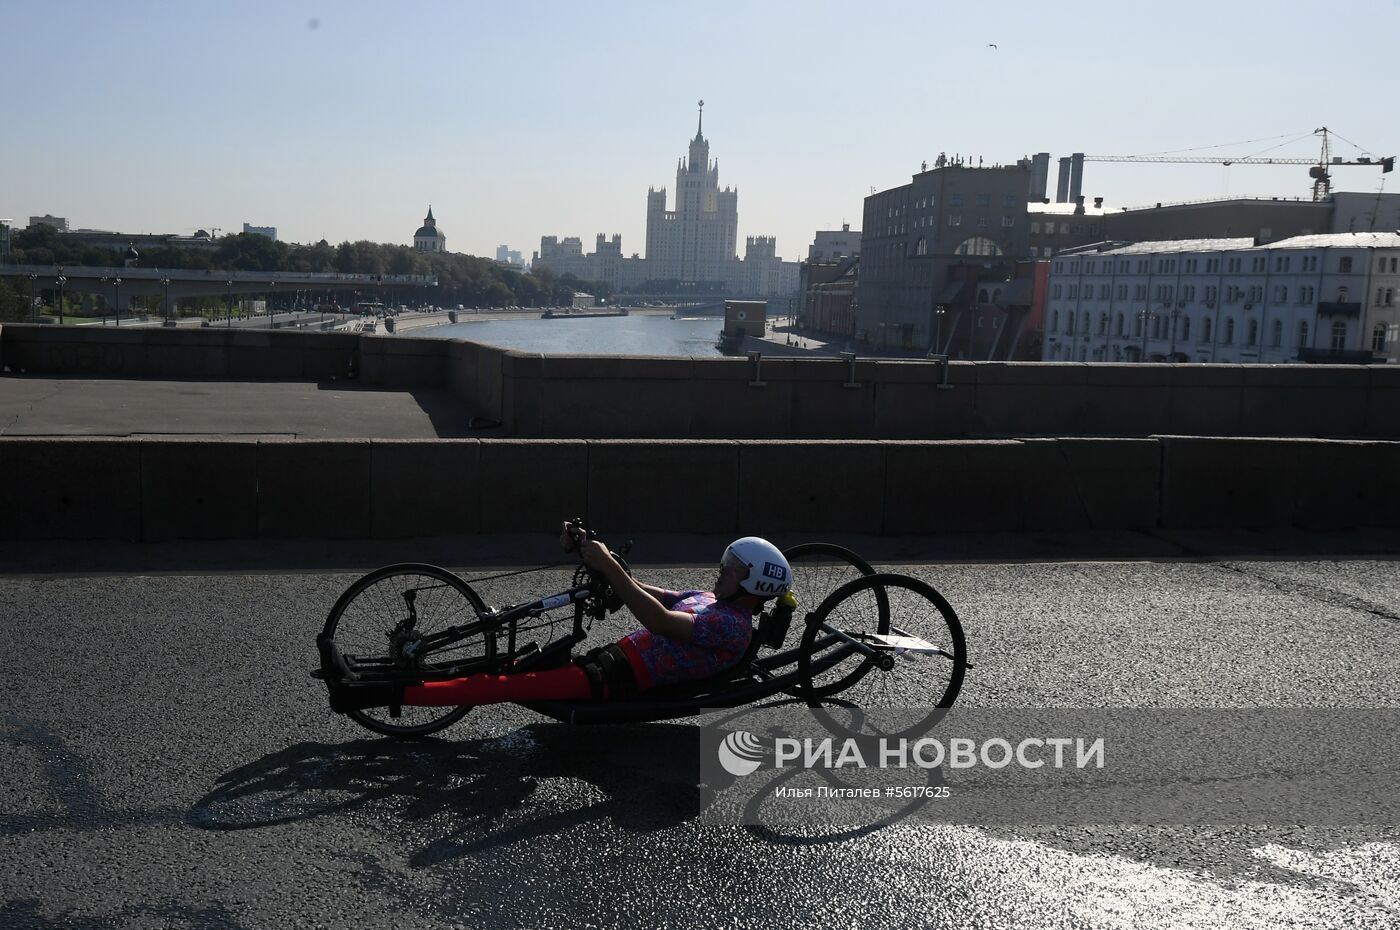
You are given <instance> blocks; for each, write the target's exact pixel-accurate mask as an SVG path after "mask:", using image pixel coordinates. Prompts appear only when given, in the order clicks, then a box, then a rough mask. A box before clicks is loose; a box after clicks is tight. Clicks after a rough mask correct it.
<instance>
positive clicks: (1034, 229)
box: [1031, 223, 1040, 236]
mask: <svg viewBox="0 0 1400 930" xmlns="http://www.w3.org/2000/svg"><path fill="white" fill-rule="evenodd" d="M1031 235H1032V236H1038V235H1040V224H1039V223H1031Z"/></svg>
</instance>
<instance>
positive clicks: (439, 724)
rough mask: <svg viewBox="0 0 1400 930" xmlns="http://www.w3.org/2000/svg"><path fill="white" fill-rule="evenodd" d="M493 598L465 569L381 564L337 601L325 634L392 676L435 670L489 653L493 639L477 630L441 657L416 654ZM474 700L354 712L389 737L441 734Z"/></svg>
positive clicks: (472, 617) (351, 656) (356, 658)
mask: <svg viewBox="0 0 1400 930" xmlns="http://www.w3.org/2000/svg"><path fill="white" fill-rule="evenodd" d="M485 611H486V604H485V602H483V601H482V599H481V597H480V596H479V595H478V594H477V593H476V592H475V591H473V590H472V588H471V586H470V585H468V584H467V583H466V582H465V581H463V580H462V579H461V578H459V577H458V576H457V575H455V574H453V573H452V572H450V571H448V570H447V569H445V568H439V567H438V566H436V565H427V564H423V563H419V562H402V563H399V564H396V565H386V566H384V567H383V568H379V569H376V570H374V571H372V572H370V573H369V574H368V575H365V576H364V577H362V578H360V579H359V580H357V581H356V582H355V583H354V584H352V585H350V587H349V588H347V589H346V590H345V593H344V594H342V595H341V596H340V598H339V599H338V600H337V601H336V602H335V606H333V607H332V608H331V612H330V615H329V616H328V617H327V618H326V625H325V628H324V629H323V631H322V635H323V636H325V637H327V638H329V639H331V640H332V641H334V643H335V645H336V648H338V649H339V650H340V652H341V654H342V655H343V656H345V657H346V658H347V659H348V660H354V661H356V662H357V664H360V665H362V666H368V667H371V668H374V669H376V670H381V669H382V671H383V674H384V675H386V676H390V677H392V676H394V675H398V674H401V675H402V676H403V677H404V678H411V677H412V676H413V675H414V674H415V672H416V673H420V674H421V673H425V672H427V673H431V672H432V671H433V669H434V668H436V667H440V666H442V665H448V664H453V663H455V662H459V661H462V660H469V659H472V658H478V657H480V656H483V655H484V654H485V653H486V650H487V649H488V645H487V642H486V637H485V636H484V635H477V636H475V637H471V638H468V639H464V640H462V641H461V642H460V643H456V644H453V645H451V646H449V647H448V648H446V649H444V650H442V651H441V652H437V653H433V655H432V659H433V661H427V660H415V659H413V658H412V650H413V644H414V642H415V639H416V638H417V637H421V636H423V635H425V634H430V633H435V632H441V631H442V630H444V629H446V628H447V627H450V626H455V625H460V624H465V623H470V622H472V621H474V620H476V619H477V617H479V616H480V615H481V614H482V613H484V612H485ZM470 710H471V706H470V705H459V706H456V707H403V708H402V709H401V711H400V716H398V717H394V716H392V715H391V713H390V711H389V708H387V707H383V708H374V709H371V710H352V711H350V712H349V713H348V714H347V715H346V716H348V717H349V718H350V719H351V720H354V721H355V722H356V723H358V724H359V725H360V726H362V727H364V728H366V729H367V730H371V731H373V732H375V733H380V734H383V735H385V736H397V737H407V738H412V737H419V736H427V735H428V734H430V733H436V732H437V731H439V730H442V729H445V728H447V727H450V726H452V724H454V723H456V722H457V721H458V720H461V719H462V717H464V716H465V715H466V714H467V712H468V711H470Z"/></svg>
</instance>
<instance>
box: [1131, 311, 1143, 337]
mask: <svg viewBox="0 0 1400 930" xmlns="http://www.w3.org/2000/svg"><path fill="white" fill-rule="evenodd" d="M1141 335H1142V311H1141V310H1139V311H1138V312H1137V313H1135V314H1133V338H1134V339H1137V338H1138V337H1140V336H1141Z"/></svg>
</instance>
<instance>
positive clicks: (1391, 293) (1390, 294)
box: [1385, 287, 1395, 307]
mask: <svg viewBox="0 0 1400 930" xmlns="http://www.w3.org/2000/svg"><path fill="white" fill-rule="evenodd" d="M1394 303H1395V288H1393V287H1388V288H1386V289H1385V305H1386V306H1387V307H1389V306H1391V305H1393V304H1394Z"/></svg>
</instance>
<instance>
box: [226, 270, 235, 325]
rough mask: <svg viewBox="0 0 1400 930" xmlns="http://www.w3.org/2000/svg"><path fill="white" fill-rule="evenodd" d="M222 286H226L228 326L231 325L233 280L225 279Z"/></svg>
mask: <svg viewBox="0 0 1400 930" xmlns="http://www.w3.org/2000/svg"><path fill="white" fill-rule="evenodd" d="M224 286H225V287H227V288H228V326H230V327H232V326H233V282H232V281H225V282H224Z"/></svg>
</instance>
